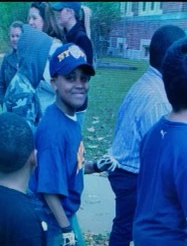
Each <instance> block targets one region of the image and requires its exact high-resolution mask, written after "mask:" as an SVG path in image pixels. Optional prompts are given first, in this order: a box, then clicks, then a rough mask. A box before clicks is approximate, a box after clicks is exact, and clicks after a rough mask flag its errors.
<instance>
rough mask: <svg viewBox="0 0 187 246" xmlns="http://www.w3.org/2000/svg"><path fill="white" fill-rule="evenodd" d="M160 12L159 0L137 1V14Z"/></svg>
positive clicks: (155, 13)
mask: <svg viewBox="0 0 187 246" xmlns="http://www.w3.org/2000/svg"><path fill="white" fill-rule="evenodd" d="M157 14H162V4H161V2H139V15H157Z"/></svg>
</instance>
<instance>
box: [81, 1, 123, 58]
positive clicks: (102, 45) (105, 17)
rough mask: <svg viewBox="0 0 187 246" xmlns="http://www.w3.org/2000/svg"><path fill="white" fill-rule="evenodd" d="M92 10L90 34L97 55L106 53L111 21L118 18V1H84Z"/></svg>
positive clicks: (100, 55)
mask: <svg viewBox="0 0 187 246" xmlns="http://www.w3.org/2000/svg"><path fill="white" fill-rule="evenodd" d="M85 5H86V6H88V7H90V9H91V10H92V16H91V31H92V33H91V35H92V41H93V44H94V50H95V52H96V55H97V57H98V58H99V57H102V56H103V55H106V50H107V47H108V39H109V32H110V28H111V22H115V21H117V20H120V2H85Z"/></svg>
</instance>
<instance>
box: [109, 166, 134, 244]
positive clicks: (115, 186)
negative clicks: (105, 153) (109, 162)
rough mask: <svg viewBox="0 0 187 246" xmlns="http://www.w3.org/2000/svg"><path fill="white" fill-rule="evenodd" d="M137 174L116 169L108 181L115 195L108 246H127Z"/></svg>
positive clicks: (130, 236)
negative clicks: (113, 215) (113, 216)
mask: <svg viewBox="0 0 187 246" xmlns="http://www.w3.org/2000/svg"><path fill="white" fill-rule="evenodd" d="M137 178H138V175H137V174H133V173H130V172H127V171H125V170H123V169H120V168H117V169H116V170H115V171H113V172H110V173H109V176H108V179H109V181H110V185H111V187H112V190H113V192H114V194H115V218H114V219H113V225H112V231H111V233H110V237H109V246H129V244H130V242H131V241H132V224H133V217H134V212H135V207H136V196H137Z"/></svg>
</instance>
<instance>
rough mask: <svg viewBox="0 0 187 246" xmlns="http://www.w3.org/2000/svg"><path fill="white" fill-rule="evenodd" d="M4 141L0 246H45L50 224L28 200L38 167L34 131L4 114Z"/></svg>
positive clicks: (0, 133) (0, 122)
mask: <svg viewBox="0 0 187 246" xmlns="http://www.w3.org/2000/svg"><path fill="white" fill-rule="evenodd" d="M0 139H1V141H0V245H1V246H5V245H7V246H10V245H11V246H26V245H28V246H45V234H44V229H47V227H46V223H45V222H44V221H43V222H42V221H40V219H39V217H38V215H37V214H36V211H35V210H34V208H33V206H32V204H31V202H30V200H29V198H28V197H27V196H26V189H27V185H28V181H29V177H30V174H31V171H32V170H33V168H35V166H36V158H35V151H34V138H33V133H32V131H31V128H30V126H29V125H28V124H27V122H26V121H25V120H24V119H23V118H22V117H21V116H18V115H16V114H15V113H2V114H1V115H0ZM43 226H45V227H43Z"/></svg>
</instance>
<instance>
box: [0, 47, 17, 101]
mask: <svg viewBox="0 0 187 246" xmlns="http://www.w3.org/2000/svg"><path fill="white" fill-rule="evenodd" d="M17 63H18V57H17V53H16V50H11V51H9V52H7V53H6V54H5V55H4V57H3V60H2V63H1V70H0V104H1V105H2V103H3V98H4V95H5V92H6V89H7V87H8V85H9V83H10V81H11V80H12V79H13V77H14V75H15V74H16V72H17Z"/></svg>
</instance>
